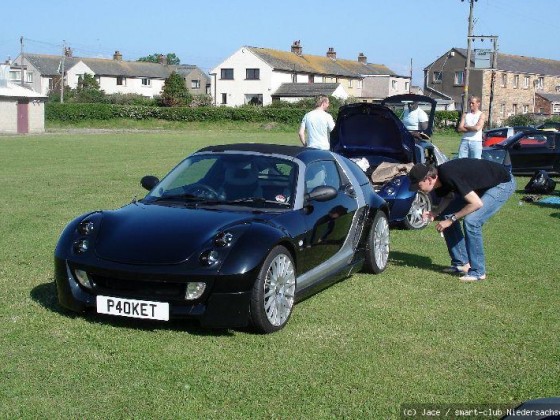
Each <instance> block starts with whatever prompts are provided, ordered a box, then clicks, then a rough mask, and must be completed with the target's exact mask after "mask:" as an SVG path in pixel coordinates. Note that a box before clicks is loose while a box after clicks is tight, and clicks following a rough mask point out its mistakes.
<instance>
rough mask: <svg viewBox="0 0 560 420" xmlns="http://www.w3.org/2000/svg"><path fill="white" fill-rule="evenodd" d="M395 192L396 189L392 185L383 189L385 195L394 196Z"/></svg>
mask: <svg viewBox="0 0 560 420" xmlns="http://www.w3.org/2000/svg"><path fill="white" fill-rule="evenodd" d="M396 192H397V190H396V188H395V187H393V186H392V185H390V186H388V187H386V188H385V193H386V194H387V195H395V193H396Z"/></svg>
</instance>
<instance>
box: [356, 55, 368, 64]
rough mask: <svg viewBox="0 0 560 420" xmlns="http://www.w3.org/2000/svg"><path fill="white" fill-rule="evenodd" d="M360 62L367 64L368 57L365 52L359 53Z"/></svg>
mask: <svg viewBox="0 0 560 420" xmlns="http://www.w3.org/2000/svg"><path fill="white" fill-rule="evenodd" d="M358 63H362V64H367V57H366V56H365V55H364V53H360V54H358Z"/></svg>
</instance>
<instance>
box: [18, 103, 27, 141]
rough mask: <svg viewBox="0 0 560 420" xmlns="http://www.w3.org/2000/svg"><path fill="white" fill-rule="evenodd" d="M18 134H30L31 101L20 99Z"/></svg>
mask: <svg viewBox="0 0 560 420" xmlns="http://www.w3.org/2000/svg"><path fill="white" fill-rule="evenodd" d="M17 132H18V134H27V133H28V132H29V99H20V100H19V101H18V103H17Z"/></svg>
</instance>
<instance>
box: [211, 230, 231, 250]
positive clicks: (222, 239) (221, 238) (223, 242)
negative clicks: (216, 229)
mask: <svg viewBox="0 0 560 420" xmlns="http://www.w3.org/2000/svg"><path fill="white" fill-rule="evenodd" d="M232 241H233V234H231V233H230V232H220V233H218V234H217V235H216V237H215V238H214V244H215V245H216V246H219V247H224V246H228V245H229V244H231V242H232Z"/></svg>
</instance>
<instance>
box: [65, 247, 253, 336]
mask: <svg viewBox="0 0 560 420" xmlns="http://www.w3.org/2000/svg"><path fill="white" fill-rule="evenodd" d="M71 265H72V263H71V262H68V261H67V260H63V259H59V258H57V257H55V283H56V287H57V294H58V300H59V302H60V305H61V306H63V307H64V308H66V309H69V310H71V311H74V312H78V313H84V312H89V311H91V312H96V310H97V308H96V296H97V295H105V296H111V297H120V298H129V299H140V300H151V301H159V302H167V303H169V317H170V319H194V320H197V321H198V322H200V324H201V325H202V326H204V327H213V328H228V327H244V326H247V325H248V324H249V305H250V299H251V289H250V288H248V287H246V286H245V287H243V288H240V290H236V288H235V287H234V286H232V285H235V284H237V285H239V286H241V285H247V284H250V282H248V281H247V277H248V276H250V273H245V274H244V275H242V276H240V278H235V277H232V276H228V278H227V279H225V278H221V277H220V276H219V275H208V276H199V277H197V278H196V281H204V282H205V283H206V285H207V287H206V290H205V292H204V294H203V295H202V296H201V297H200V298H198V299H196V300H193V301H187V300H185V299H184V293H185V292H184V290H185V287H186V281H185V280H184V276H183V278H182V279H178V278H174V277H173V276H169V275H168V274H167V273H165V274H162V275H161V278H162V279H164V280H162V281H161V280H160V281H154V278H157V275H155V274H154V273H151V274H150V275H149V276H148V278H142V275H141V274H139V273H131V272H129V273H122V272H114V273H110V272H101V271H98V272H96V273H95V274H94V275H93V278H94V279H95V278H97V279H98V280H99V282H96V281H95V280H94V281H93V287H92V288H91V290H90V289H86V288H85V287H84V286H82V285H80V284H79V282H78V281H77V279H76V278H75V277H74V274H73V271H72V269H71ZM190 280H191V281H192V279H190ZM224 284H228V285H229V286H227V287H224ZM158 286H161V287H158Z"/></svg>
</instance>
